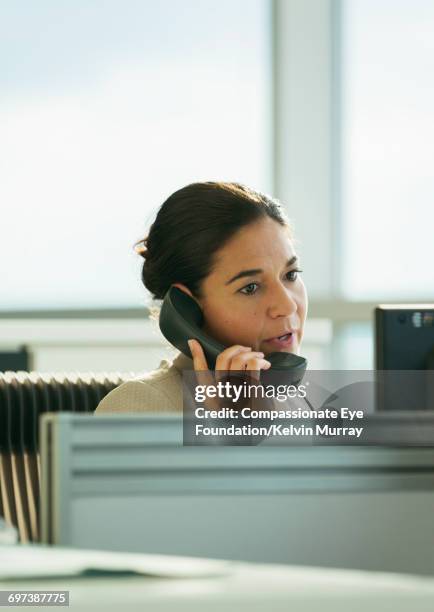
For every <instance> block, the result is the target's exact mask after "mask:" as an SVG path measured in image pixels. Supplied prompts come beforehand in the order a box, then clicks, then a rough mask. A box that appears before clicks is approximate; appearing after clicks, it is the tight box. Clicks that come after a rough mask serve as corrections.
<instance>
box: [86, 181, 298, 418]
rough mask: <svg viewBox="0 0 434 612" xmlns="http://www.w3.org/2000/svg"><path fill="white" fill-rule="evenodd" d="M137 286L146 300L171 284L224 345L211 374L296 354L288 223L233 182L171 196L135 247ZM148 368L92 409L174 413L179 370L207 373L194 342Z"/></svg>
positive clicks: (271, 203) (274, 205)
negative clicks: (141, 261)
mask: <svg viewBox="0 0 434 612" xmlns="http://www.w3.org/2000/svg"><path fill="white" fill-rule="evenodd" d="M139 245H140V246H139V249H138V252H139V253H140V255H141V256H142V257H143V259H144V260H145V261H144V264H143V271H142V280H143V284H144V285H145V287H146V288H147V289H148V290H149V291H150V293H151V294H152V295H153V297H154V299H160V300H161V299H163V298H164V296H165V294H166V292H167V291H168V290H169V288H170V287H171V286H173V285H174V286H176V287H178V288H179V289H181V290H182V291H185V292H186V293H188V294H189V295H190V296H191V297H193V298H194V299H195V300H196V301H197V302H198V304H199V305H200V307H201V309H202V311H203V314H204V321H205V324H204V330H205V331H206V332H207V333H208V334H209V335H210V336H212V337H214V338H215V339H216V340H218V341H219V342H221V343H222V344H223V345H225V346H227V347H228V348H226V349H225V350H224V351H222V352H221V353H220V355H219V356H218V358H217V361H216V365H215V369H216V370H225V371H230V370H238V371H239V370H249V371H253V372H255V373H256V375H258V374H259V372H260V370H266V369H268V368H269V367H270V363H269V362H268V361H267V354H268V353H272V352H275V351H288V352H291V353H297V354H298V353H299V351H300V346H301V341H302V338H303V329H304V323H305V319H306V312H307V296H306V290H305V286H304V284H303V281H302V279H301V277H300V272H301V270H299V269H298V265H297V263H298V262H297V256H296V253H295V250H294V244H293V240H292V232H291V227H290V223H289V221H288V219H287V217H286V215H285V213H284V211H283V210H282V208H281V207H280V205H279V203H278V202H277V201H275V200H273V199H271V198H269V197H268V196H266V195H264V194H262V193H258V192H256V191H253V190H252V189H249V188H247V187H245V186H243V185H239V184H236V183H213V182H208V183H193V184H191V185H188V186H187V187H184V188H183V189H180V190H179V191H176V192H175V193H173V194H172V195H171V196H170V197H169V198H168V199H167V200H166V201H165V202H164V203H163V205H162V206H161V208H160V209H159V211H158V213H157V216H156V219H155V221H154V223H153V224H152V226H151V228H150V231H149V234H148V236H147V237H146V238H145V239H144V240H143V241H141V242H140V243H139ZM189 346H190V350H191V354H192V357H193V359H190V358H189V357H186V356H185V355H183V354H182V353H178V355H177V356H176V357H175V359H174V360H173V361H172V362H170V361H167V360H163V361H162V362H161V363H160V366H159V368H158V369H157V370H154V371H153V372H150V373H149V374H146V375H145V376H143V377H141V378H139V379H136V380H133V381H128V382H126V383H124V384H122V385H121V386H120V387H118V388H117V389H115V390H114V391H112V392H111V393H109V394H108V395H107V396H106V397H105V398H104V399H103V400H102V401H101V403H100V404H99V406H98V408H97V410H96V412H97V413H102V412H146V411H167V412H171V411H182V371H183V370H184V369H191V370H192V369H194V370H196V371H198V372H199V371H203V370H206V369H207V368H208V364H207V362H206V358H205V355H204V352H203V350H202V347H201V345H200V344H199V342H198V341H197V340H194V339H191V340H190V341H189Z"/></svg>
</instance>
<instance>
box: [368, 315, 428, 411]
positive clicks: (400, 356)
mask: <svg viewBox="0 0 434 612" xmlns="http://www.w3.org/2000/svg"><path fill="white" fill-rule="evenodd" d="M375 367H376V370H377V374H378V376H377V382H378V389H377V390H378V393H377V410H434V391H433V383H434V304H384V305H380V306H378V307H377V308H376V309H375ZM428 371H429V372H428ZM431 371H432V374H431Z"/></svg>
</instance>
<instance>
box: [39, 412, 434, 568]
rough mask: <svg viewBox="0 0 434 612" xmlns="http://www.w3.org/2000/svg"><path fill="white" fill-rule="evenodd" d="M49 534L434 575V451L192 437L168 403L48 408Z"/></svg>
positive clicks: (107, 544)
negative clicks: (141, 410)
mask: <svg viewBox="0 0 434 612" xmlns="http://www.w3.org/2000/svg"><path fill="white" fill-rule="evenodd" d="M41 434H42V438H41V443H42V447H41V452H42V455H41V459H42V499H41V532H42V540H43V541H44V542H46V543H50V544H58V545H62V546H77V547H82V548H99V549H106V550H118V551H121V550H124V551H136V552H139V551H140V552H148V553H163V554H164V553H166V554H176V555H189V556H201V557H203V556H205V557H215V558H227V559H240V560H247V561H259V562H277V563H291V564H298V565H317V566H325V567H346V568H359V569H366V570H380V571H381V570H383V571H396V572H410V573H419V574H433V573H434V543H433V533H434V512H433V508H434V449H432V448H379V447H358V448H357V447H292V448H291V447H272V446H269V447H267V446H262V447H261V446H257V447H236V446H228V447H221V446H214V447H188V446H185V447H183V446H182V423H181V420H180V417H179V416H176V415H167V414H166V415H157V414H148V415H143V416H142V415H133V414H131V415H107V416H104V415H101V416H98V417H93V416H90V415H74V414H49V415H44V417H43V418H42V429H41Z"/></svg>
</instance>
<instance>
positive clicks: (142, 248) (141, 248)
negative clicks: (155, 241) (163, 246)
mask: <svg viewBox="0 0 434 612" xmlns="http://www.w3.org/2000/svg"><path fill="white" fill-rule="evenodd" d="M134 250H135V251H136V253H137V255H140V257H143V259H146V255H147V253H148V247H147V246H146V238H144V239H143V240H139V242H137V243H136V244H135V245H134Z"/></svg>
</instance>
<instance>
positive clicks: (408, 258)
mask: <svg viewBox="0 0 434 612" xmlns="http://www.w3.org/2000/svg"><path fill="white" fill-rule="evenodd" d="M341 9H342V22H341V32H342V47H341V56H340V58H341V62H342V72H341V76H342V80H341V85H342V94H343V95H342V129H341V132H342V136H343V137H342V151H341V159H342V167H341V172H342V175H341V176H342V197H341V215H342V217H341V223H342V225H341V227H342V244H341V246H342V251H341V253H342V256H341V257H340V260H341V261H342V264H343V267H342V270H341V274H342V277H341V278H342V289H343V293H344V295H345V297H346V298H347V299H350V300H384V299H394V300H397V301H401V302H402V301H405V300H417V299H424V300H432V299H433V287H434V266H433V265H432V263H433V260H434V246H433V245H434V241H433V226H434V206H433V201H434V174H433V169H432V166H433V159H434V87H433V80H432V74H433V70H434V36H433V32H434V2H432V1H431V0H414V1H413V2H408V1H407V0H346V1H345V2H342V3H341Z"/></svg>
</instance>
